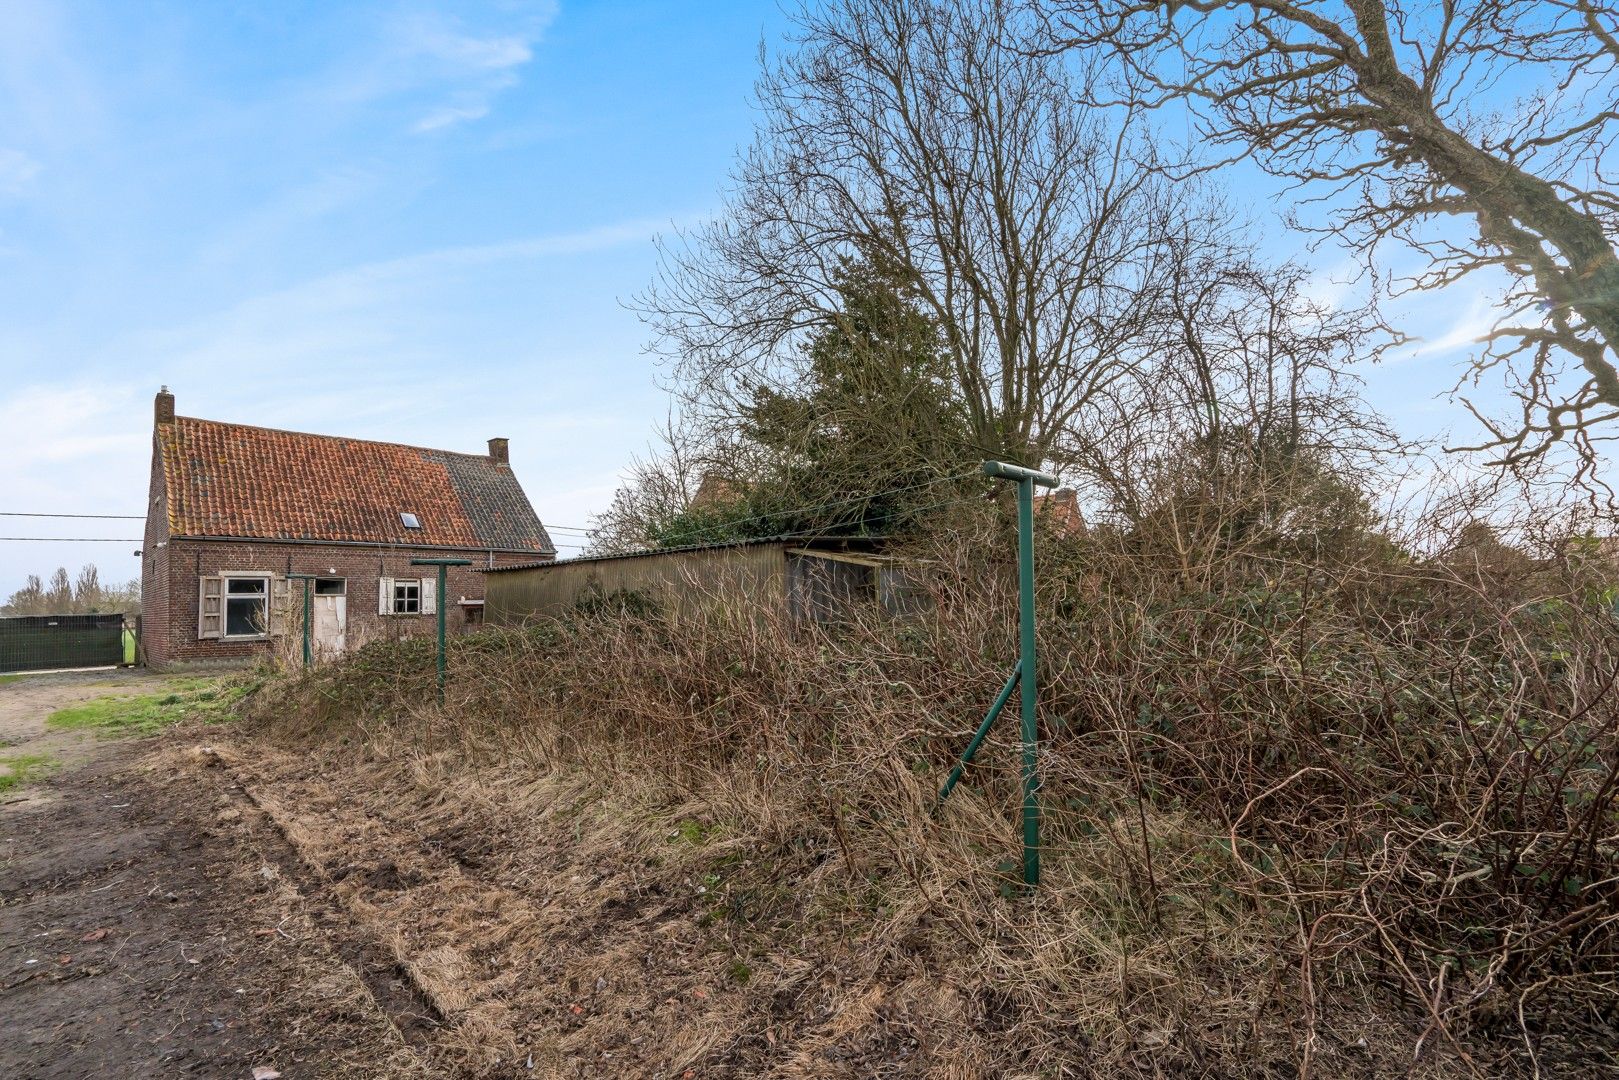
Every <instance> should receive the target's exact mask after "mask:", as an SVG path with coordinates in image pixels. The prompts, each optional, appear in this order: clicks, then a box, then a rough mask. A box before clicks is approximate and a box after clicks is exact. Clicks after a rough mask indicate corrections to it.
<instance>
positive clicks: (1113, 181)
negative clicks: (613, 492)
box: [643, 0, 1210, 467]
mask: <svg viewBox="0 0 1619 1080" xmlns="http://www.w3.org/2000/svg"><path fill="white" fill-rule="evenodd" d="M798 24H799V28H800V33H799V35H798V36H797V38H796V40H795V44H794V48H793V49H792V51H791V52H790V53H789V54H788V55H787V56H786V57H785V58H784V59H783V60H781V61H780V62H779V63H777V64H775V65H773V66H771V67H770V68H769V69H768V70H767V72H766V74H765V75H764V76H763V78H762V80H761V82H760V85H759V91H758V92H759V97H760V103H761V107H762V112H763V120H762V123H761V129H760V133H759V136H758V139H757V142H756V143H755V145H754V146H753V148H752V149H751V150H750V151H749V152H748V153H747V154H746V155H745V156H744V157H743V159H742V161H741V163H740V165H739V170H738V173H737V175H736V178H735V187H734V190H733V192H732V194H731V196H730V199H729V202H728V205H727V207H726V210H725V212H724V213H723V214H722V215H721V216H720V218H719V219H718V220H716V221H715V222H713V223H712V224H710V225H709V226H707V227H705V228H703V229H700V230H699V231H697V232H696V233H695V234H693V235H689V236H686V237H683V238H681V240H680V241H679V242H677V243H675V244H673V245H667V246H666V247H665V262H664V267H663V272H662V274H661V276H660V279H659V281H658V283H657V285H656V286H655V287H654V289H653V290H652V291H651V293H650V294H649V295H648V296H647V297H645V298H644V300H643V307H644V309H645V310H646V311H647V312H648V313H649V315H650V317H651V319H652V321H653V323H654V325H655V327H656V328H657V329H658V330H659V331H660V334H661V342H662V348H664V349H665V350H666V351H667V352H669V353H671V354H672V355H673V356H674V357H675V358H676V360H677V362H678V366H677V369H676V370H677V375H678V380H677V381H678V389H680V390H681V391H682V392H683V393H684V394H685V395H686V397H687V402H686V405H687V411H688V415H693V416H695V415H700V414H701V413H702V411H703V410H704V409H710V410H713V411H714V412H715V413H716V414H719V415H722V416H723V415H735V414H736V413H737V411H738V407H739V403H742V402H745V401H747V400H749V399H751V398H752V397H753V396H754V395H755V394H756V393H757V392H758V390H759V389H760V387H762V386H769V385H772V384H791V383H792V382H793V381H794V380H795V378H797V377H798V376H799V375H800V374H801V372H802V365H803V363H804V353H803V350H802V349H801V348H800V346H801V344H802V341H803V339H804V337H805V335H806V334H807V333H810V332H812V331H813V330H814V329H815V328H817V327H824V326H826V325H828V324H836V323H837V320H839V319H840V318H841V317H842V314H841V309H840V304H839V297H838V282H839V276H840V273H841V272H842V270H843V268H844V267H846V266H847V265H848V263H849V261H850V260H851V259H862V260H867V261H870V262H873V263H877V264H880V265H882V266H884V267H886V268H889V270H890V271H891V272H893V273H895V274H897V275H899V276H900V277H902V278H903V279H904V280H905V281H906V283H907V286H908V288H909V290H910V292H911V295H912V296H914V298H915V301H916V303H917V304H918V305H919V308H920V309H921V310H922V311H923V313H924V314H925V315H926V316H927V317H928V318H929V319H931V320H933V322H934V323H935V324H936V325H937V326H938V327H939V329H940V333H941V336H942V339H943V340H942V344H943V346H944V349H945V352H946V354H947V355H948V357H949V360H950V363H951V365H952V368H953V371H952V379H953V381H954V383H955V384H956V386H957V388H958V390H959V395H960V398H961V400H962V403H963V407H964V409H965V410H966V412H967V414H968V420H969V424H970V429H971V433H972V438H973V440H974V442H975V443H976V446H975V447H974V448H973V455H972V456H995V457H1005V458H1009V459H1012V460H1016V461H1024V462H1030V463H1038V462H1042V461H1044V462H1048V463H1053V464H1056V465H1058V466H1059V467H1060V466H1062V465H1064V464H1066V463H1067V462H1068V461H1070V460H1073V459H1074V458H1075V457H1077V454H1076V453H1075V450H1074V446H1073V441H1072V440H1073V437H1074V435H1075V433H1076V432H1079V433H1082V432H1084V431H1086V430H1087V429H1088V428H1089V427H1090V426H1092V425H1093V424H1095V423H1098V422H1101V421H1102V419H1105V418H1101V417H1100V416H1099V414H1098V412H1097V406H1098V405H1099V404H1100V403H1101V402H1102V401H1103V400H1105V395H1106V393H1107V392H1108V389H1109V388H1110V387H1111V386H1113V385H1114V384H1115V383H1116V382H1118V381H1119V380H1121V379H1123V378H1125V377H1127V376H1128V375H1129V374H1130V373H1131V372H1132V370H1133V369H1134V366H1135V363H1136V360H1137V358H1138V357H1139V356H1140V355H1141V352H1140V350H1139V348H1138V347H1137V344H1138V342H1139V339H1140V337H1141V333H1142V329H1143V320H1144V319H1145V317H1146V315H1147V313H1149V312H1150V311H1151V309H1152V307H1153V302H1152V299H1151V297H1152V294H1153V292H1154V290H1155V289H1157V288H1158V287H1159V285H1158V282H1159V281H1160V280H1161V279H1162V278H1163V276H1164V274H1163V269H1164V262H1165V260H1166V259H1167V258H1168V257H1169V256H1170V255H1171V254H1172V253H1173V252H1172V249H1171V247H1170V246H1168V245H1166V242H1165V241H1166V238H1168V237H1172V236H1177V235H1179V236H1185V235H1192V234H1195V233H1199V232H1206V231H1208V229H1209V227H1210V225H1209V223H1208V222H1198V223H1194V222H1192V221H1191V220H1190V219H1191V217H1192V216H1193V214H1192V212H1191V211H1190V210H1189V209H1188V207H1189V205H1190V203H1191V200H1189V199H1188V197H1187V189H1185V188H1182V189H1179V190H1177V189H1176V188H1175V186H1174V185H1173V184H1171V183H1169V182H1168V181H1167V179H1166V178H1165V177H1164V176H1163V175H1162V174H1161V173H1160V172H1157V171H1155V170H1153V169H1152V168H1150V167H1148V166H1149V165H1150V159H1151V153H1152V151H1151V148H1150V146H1149V145H1148V144H1147V143H1146V141H1145V140H1144V138H1143V135H1142V132H1141V130H1140V129H1139V125H1138V124H1137V123H1136V122H1135V121H1134V119H1133V118H1131V117H1129V116H1125V117H1123V118H1120V117H1117V116H1113V115H1108V114H1104V113H1101V112H1098V111H1096V110H1088V109H1085V108H1083V107H1082V106H1080V105H1079V103H1078V97H1079V92H1080V90H1081V88H1082V84H1083V83H1084V81H1085V80H1086V79H1087V78H1088V77H1090V76H1089V75H1088V74H1087V73H1085V72H1076V71H1074V70H1072V68H1071V66H1070V65H1067V64H1066V63H1064V62H1063V61H1062V60H1060V59H1059V58H1055V57H1051V56H1046V55H1040V54H1038V53H1037V52H1036V50H1035V49H1034V48H1033V46H1034V45H1035V44H1036V41H1037V39H1036V37H1035V34H1036V31H1037V30H1038V29H1039V27H1038V23H1037V20H1034V19H1033V18H1031V17H1030V14H1029V13H1028V12H1027V11H1026V10H1024V9H1022V8H1019V7H1018V6H1016V5H1015V4H1013V3H1011V2H1009V0H836V2H834V3H831V4H828V5H826V6H824V7H816V8H812V9H806V10H804V11H803V12H801V13H800V14H799V16H798Z"/></svg>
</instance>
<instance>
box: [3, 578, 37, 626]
mask: <svg viewBox="0 0 1619 1080" xmlns="http://www.w3.org/2000/svg"><path fill="white" fill-rule="evenodd" d="M43 614H45V583H44V582H43V581H41V580H40V579H39V575H38V574H29V575H28V577H27V579H26V580H25V581H24V582H23V587H22V588H20V589H18V590H17V591H16V592H14V593H12V594H11V596H10V598H9V599H7V600H6V604H5V607H3V608H0V615H8V616H14V615H43Z"/></svg>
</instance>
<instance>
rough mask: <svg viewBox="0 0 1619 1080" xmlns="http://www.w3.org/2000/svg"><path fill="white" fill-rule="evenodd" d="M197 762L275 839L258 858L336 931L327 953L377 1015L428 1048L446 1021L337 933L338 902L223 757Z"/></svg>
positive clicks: (202, 756)
mask: <svg viewBox="0 0 1619 1080" xmlns="http://www.w3.org/2000/svg"><path fill="white" fill-rule="evenodd" d="M197 759H198V760H200V761H201V762H202V763H203V764H204V765H205V766H209V767H218V768H220V769H222V770H223V771H224V774H225V776H224V779H223V783H222V787H223V789H224V791H225V793H226V794H227V795H229V796H231V797H232V798H233V799H235V800H236V801H237V802H238V803H239V804H245V806H246V808H247V812H248V813H250V814H253V815H256V816H257V817H258V818H259V819H260V820H261V822H262V823H263V824H265V825H267V826H268V827H269V829H268V831H269V832H270V833H271V834H273V835H274V836H275V837H277V838H279V839H280V841H281V843H279V844H271V845H263V846H261V847H259V849H258V854H259V855H260V856H261V857H262V858H263V859H264V860H265V863H266V865H267V866H269V867H271V868H273V871H274V874H275V875H276V876H277V877H279V878H280V879H281V881H282V882H284V883H285V884H286V885H287V886H288V887H290V888H291V889H293V890H294V891H295V892H296V893H297V894H298V895H299V897H300V898H301V899H302V900H303V901H304V903H305V904H307V905H308V906H309V908H310V910H311V912H312V913H313V914H314V916H315V918H316V920H317V921H318V922H320V923H323V924H324V925H325V926H326V927H327V928H332V929H337V930H338V931H339V932H338V933H336V934H335V935H333V937H332V939H331V940H330V942H329V944H330V946H331V948H332V951H333V952H334V953H336V954H337V956H338V958H339V959H341V960H342V961H343V963H345V964H347V965H348V966H349V968H350V969H351V970H352V971H353V972H354V974H355V976H356V977H357V978H358V979H359V980H360V982H361V983H362V984H363V985H364V986H365V988H366V990H367V991H368V992H369V994H370V996H371V999H372V1001H373V1002H374V1003H375V1004H376V1006H377V1009H378V1011H379V1012H380V1013H382V1015H383V1016H385V1017H386V1018H387V1020H388V1022H389V1024H391V1025H392V1026H393V1029H394V1031H395V1032H397V1033H398V1035H399V1037H400V1039H401V1041H402V1042H403V1043H404V1044H405V1045H406V1046H408V1047H410V1048H412V1049H413V1050H417V1051H421V1050H423V1049H424V1048H427V1047H428V1046H430V1044H431V1041H432V1034H433V1032H434V1031H435V1030H436V1029H437V1028H438V1027H439V1026H440V1025H441V1024H442V1023H443V1022H444V1019H445V1018H444V1016H443V1015H442V1014H441V1013H440V1012H439V1011H438V1009H437V1008H436V1006H435V1005H434V1003H433V1002H432V1000H431V999H430V998H428V997H427V996H426V995H424V994H423V993H422V992H421V991H420V989H419V988H418V987H417V986H416V984H415V982H414V980H413V979H412V978H411V973H410V972H409V971H408V970H407V969H405V968H404V967H403V966H402V965H400V964H399V962H398V960H397V959H396V958H395V957H394V956H393V955H392V954H391V953H390V952H389V951H388V950H387V949H386V948H385V947H384V946H383V945H382V943H380V942H378V941H376V940H374V939H372V938H370V937H369V936H362V935H358V934H355V933H353V932H352V931H351V930H350V932H346V933H345V932H342V931H343V930H345V929H350V928H351V922H352V920H351V918H350V915H349V913H348V912H347V911H346V909H345V908H344V906H343V904H342V903H341V900H340V899H339V898H338V897H337V896H336V895H335V894H334V893H333V892H332V890H331V888H330V887H329V883H328V882H327V881H325V880H324V879H323V878H322V877H321V875H320V874H319V873H318V870H317V869H316V868H315V867H312V866H310V865H309V864H308V863H307V862H306V861H305V860H304V859H303V857H302V854H301V853H300V852H299V850H298V848H297V846H296V845H295V844H294V843H293V842H292V840H291V838H289V837H288V836H287V833H286V830H285V829H284V828H282V826H281V823H280V822H279V821H277V820H276V818H275V816H274V815H273V814H272V813H270V812H269V811H268V810H267V809H266V808H265V807H264V805H263V804H262V803H261V802H260V801H259V799H258V798H256V797H255V796H254V793H253V791H252V789H251V788H250V787H249V786H248V785H246V784H244V783H243V782H242V780H241V777H240V776H239V775H238V774H237V771H236V770H235V769H234V768H233V767H232V765H231V762H230V760H229V759H228V758H227V756H226V755H224V754H221V753H220V752H219V751H218V750H217V749H215V748H212V747H205V748H202V749H200V750H199V751H197Z"/></svg>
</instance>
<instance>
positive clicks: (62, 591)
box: [45, 566, 73, 615]
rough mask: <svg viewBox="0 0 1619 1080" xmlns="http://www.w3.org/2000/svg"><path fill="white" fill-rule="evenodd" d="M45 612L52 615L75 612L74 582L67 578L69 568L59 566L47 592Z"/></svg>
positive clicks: (52, 576)
mask: <svg viewBox="0 0 1619 1080" xmlns="http://www.w3.org/2000/svg"><path fill="white" fill-rule="evenodd" d="M45 610H46V613H48V614H51V615H65V614H68V613H69V612H71V611H72V610H73V582H72V581H71V580H69V578H68V576H67V567H65V566H58V567H57V568H56V572H55V573H54V574H52V575H51V583H50V585H49V586H48V587H47V588H46V590H45Z"/></svg>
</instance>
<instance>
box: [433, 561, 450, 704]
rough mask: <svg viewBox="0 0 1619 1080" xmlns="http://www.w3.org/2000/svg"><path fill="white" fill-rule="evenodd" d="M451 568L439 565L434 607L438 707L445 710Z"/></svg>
mask: <svg viewBox="0 0 1619 1080" xmlns="http://www.w3.org/2000/svg"><path fill="white" fill-rule="evenodd" d="M448 569H449V567H447V566H445V565H444V564H443V563H439V567H438V596H437V597H436V598H435V599H434V601H433V606H434V607H435V608H437V609H438V707H439V708H441V709H442V708H444V609H445V608H446V607H447V606H448V605H447V604H446V603H445V596H444V572H445V571H446V570H448Z"/></svg>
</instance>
